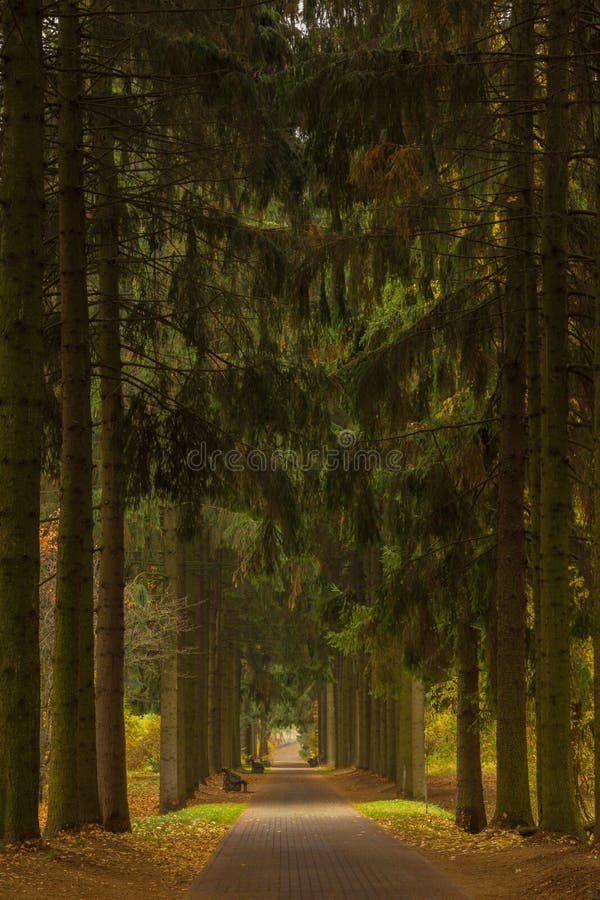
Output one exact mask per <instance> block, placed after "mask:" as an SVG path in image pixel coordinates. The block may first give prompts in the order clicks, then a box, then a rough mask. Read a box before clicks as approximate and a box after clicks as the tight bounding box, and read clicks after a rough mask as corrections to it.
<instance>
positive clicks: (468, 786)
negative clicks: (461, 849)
mask: <svg viewBox="0 0 600 900" xmlns="http://www.w3.org/2000/svg"><path fill="white" fill-rule="evenodd" d="M478 648H479V636H478V632H477V629H476V628H475V625H474V621H473V613H472V610H471V601H470V598H469V597H468V595H466V594H463V595H462V596H461V597H460V610H459V621H458V624H457V637H456V664H457V668H458V673H457V674H458V700H457V703H458V709H457V735H456V824H457V825H458V826H459V828H462V829H463V830H464V831H469V832H471V833H472V834H477V833H478V832H479V831H482V830H483V829H484V828H485V826H486V824H487V820H486V814H485V806H484V804H483V782H482V778H481V751H480V740H479V658H478Z"/></svg>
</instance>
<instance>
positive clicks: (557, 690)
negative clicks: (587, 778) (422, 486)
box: [539, 0, 580, 833]
mask: <svg viewBox="0 0 600 900" xmlns="http://www.w3.org/2000/svg"><path fill="white" fill-rule="evenodd" d="M571 9H572V5H571V4H570V3H569V2H568V0H550V5H549V24H548V65H547V106H546V146H545V154H544V210H543V221H542V264H543V287H544V290H543V307H542V308H543V324H544V348H545V356H544V360H543V391H542V396H543V399H544V410H543V417H542V483H541V522H540V531H541V541H540V550H541V558H540V564H541V573H540V574H541V606H540V642H541V654H542V658H541V675H542V680H541V683H540V685H539V689H540V711H541V740H542V759H541V785H540V788H541V825H542V827H543V828H547V829H549V830H552V831H561V832H567V833H578V832H579V829H580V824H579V821H578V816H577V809H576V804H575V789H574V779H573V767H572V760H571V751H570V691H569V685H570V660H569V653H570V591H569V522H570V515H571V502H570V485H569V460H568V452H569V448H568V425H567V419H568V409H569V400H568V293H567V189H568V162H569V117H568V105H569V62H568V48H569V28H570V17H571Z"/></svg>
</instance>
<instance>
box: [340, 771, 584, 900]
mask: <svg viewBox="0 0 600 900" xmlns="http://www.w3.org/2000/svg"><path fill="white" fill-rule="evenodd" d="M327 777H328V778H329V779H330V781H331V783H332V785H333V787H334V788H335V789H336V790H337V791H338V792H339V793H340V794H341V795H342V796H344V797H345V798H346V799H347V800H349V801H350V802H351V803H362V802H367V801H370V800H392V799H393V798H394V796H395V790H394V786H393V785H392V784H391V783H390V782H389V781H386V780H385V779H384V778H380V777H379V776H377V775H373V774H371V773H367V772H362V771H357V770H349V771H342V772H332V773H331V774H330V775H328V776H327ZM428 785H429V801H430V802H431V803H435V804H437V805H438V806H443V807H444V808H446V809H449V810H452V809H453V808H454V796H455V790H456V781H455V779H453V778H448V777H444V776H433V777H431V776H430V778H429V780H428ZM484 794H485V800H486V807H487V810H488V816H491V815H492V813H493V806H494V800H495V779H494V778H493V777H489V776H487V777H485V784H484ZM380 824H383V825H384V827H388V828H389V830H391V831H393V832H394V833H395V834H397V836H398V837H399V838H400V839H401V840H402V841H403V843H405V844H408V845H410V846H412V847H416V848H417V849H418V850H419V851H420V852H421V853H422V854H423V855H424V856H425V857H427V859H428V860H429V861H430V862H431V863H432V864H433V865H434V866H436V868H438V869H440V870H441V871H442V872H444V873H445V874H446V875H448V876H449V877H450V878H452V880H453V881H454V882H455V883H456V884H457V885H458V886H459V887H460V888H461V889H462V890H463V891H464V892H465V894H466V895H467V896H468V897H470V898H472V900H495V898H497V897H506V898H511V900H518V898H525V897H527V898H529V897H540V898H541V897H557V898H558V897H560V898H573V897H574V898H578V900H593V898H595V897H596V896H598V897H600V892H599V893H598V895H596V890H597V889H598V888H600V854H599V851H598V850H596V849H594V848H591V847H584V846H582V845H581V844H578V843H577V842H575V841H573V840H571V839H569V838H564V837H560V838H559V837H556V838H552V837H550V836H538V835H534V836H532V837H528V838H523V837H520V836H519V835H517V834H514V833H512V832H510V833H505V832H500V831H497V830H495V829H491V828H490V829H486V831H484V832H482V834H480V835H466V834H464V833H463V832H461V831H460V830H459V829H457V828H455V826H454V825H453V824H452V822H448V823H445V822H444V820H440V819H439V818H435V819H431V820H430V821H429V823H426V824H424V823H423V822H422V820H417V819H415V820H414V822H410V823H406V824H404V823H403V827H402V828H401V829H400V828H398V827H395V826H393V825H392V824H391V823H380Z"/></svg>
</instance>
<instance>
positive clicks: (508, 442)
mask: <svg viewBox="0 0 600 900" xmlns="http://www.w3.org/2000/svg"><path fill="white" fill-rule="evenodd" d="M530 7H531V2H530V0H524V2H523V0H521V2H519V3H517V4H516V5H515V6H514V7H513V23H514V27H513V30H512V35H513V38H512V40H513V48H514V52H515V54H516V56H517V58H516V61H515V62H514V63H513V66H514V75H513V80H514V87H513V96H512V98H511V99H512V100H513V109H512V118H511V126H512V133H511V142H512V149H511V165H510V168H511V170H512V183H511V185H510V186H509V187H510V189H511V194H512V197H511V202H510V205H509V225H508V229H507V238H508V240H507V243H508V248H507V254H508V259H507V282H506V293H505V297H504V303H503V309H502V313H503V315H502V320H503V325H504V335H503V349H502V358H501V368H500V464H499V471H498V524H497V554H496V560H497V564H496V607H497V654H496V660H497V671H496V691H497V731H496V754H497V796H496V813H495V817H494V818H495V821H496V822H497V823H499V824H502V825H507V826H509V827H513V826H515V825H529V824H531V822H532V821H533V816H532V813H531V800H530V795H529V768H528V762H527V708H526V707H527V682H526V635H527V625H526V614H527V596H526V581H527V540H526V532H525V519H524V506H525V466H526V460H527V428H526V414H525V387H526V364H525V335H526V303H527V294H526V284H527V272H528V269H529V267H530V266H531V259H530V258H529V254H528V252H527V243H526V234H527V228H528V227H529V226H528V217H529V215H530V214H531V210H530V209H529V207H528V202H527V201H528V198H529V197H530V192H531V186H532V174H533V173H532V171H531V159H532V153H533V146H532V140H528V139H530V138H532V134H531V132H530V128H529V125H530V121H529V120H530V116H529V115H528V114H527V105H528V104H531V102H532V97H533V68H532V67H533V14H532V10H531V8H530Z"/></svg>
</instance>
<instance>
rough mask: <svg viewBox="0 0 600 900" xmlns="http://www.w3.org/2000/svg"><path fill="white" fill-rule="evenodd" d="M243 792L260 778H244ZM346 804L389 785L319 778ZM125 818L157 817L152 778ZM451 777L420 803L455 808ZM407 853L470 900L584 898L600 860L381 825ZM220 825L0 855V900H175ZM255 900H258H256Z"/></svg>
mask: <svg viewBox="0 0 600 900" xmlns="http://www.w3.org/2000/svg"><path fill="white" fill-rule="evenodd" d="M247 777H248V780H249V781H250V791H252V786H253V782H254V781H255V779H257V778H261V776H247ZM323 777H326V778H327V779H328V780H329V781H330V783H331V784H332V786H333V787H334V788H335V789H336V790H337V791H338V792H339V793H340V794H341V795H342V796H344V797H345V798H346V799H347V800H349V801H350V802H351V803H360V802H362V801H369V800H391V799H393V797H394V787H393V785H392V784H391V783H390V782H388V781H386V780H385V779H383V778H380V777H378V776H377V775H373V774H370V773H367V772H362V771H356V770H347V771H342V772H332V773H329V774H325V775H323ZM131 788H132V789H131V807H132V815H133V816H139V817H141V816H149V815H152V814H154V813H155V812H157V806H158V783H157V780H156V778H153V777H149V778H146V779H145V778H138V779H135V781H134V782H133V783H132V786H131ZM454 791H455V782H454V780H453V779H451V778H445V777H440V776H436V777H431V778H430V779H429V800H430V801H431V802H432V803H436V804H439V805H440V806H444V807H446V808H448V809H452V807H453V803H454ZM485 792H486V800H487V802H488V804H489V805H490V808H491V806H492V805H493V801H494V779H493V778H488V779H486V786H485ZM248 796H251V794H250V795H244V794H225V793H224V792H223V791H222V788H221V779H220V777H216V776H215V777H213V778H211V779H210V780H209V783H208V784H207V785H206V786H205V787H202V788H201V789H200V790H199V791H198V793H197V795H196V797H195V798H194V799H193V800H192V801H191V802H192V803H227V802H239V801H240V800H242V801H243V800H244V799H245V797H248ZM382 824H383V825H384V827H388V828H390V830H392V831H394V833H396V834H397V835H398V837H399V838H400V839H401V840H402V841H403V842H404V843H406V844H408V845H410V846H413V847H416V848H417V849H418V850H419V851H420V852H421V853H423V854H424V855H425V856H426V857H427V859H429V860H430V862H432V863H433V864H434V865H435V866H436V867H437V868H439V869H440V870H441V871H443V872H445V873H446V874H447V875H449V876H450V877H451V878H452V879H453V880H454V881H455V883H456V884H457V885H459V886H460V887H461V889H462V890H463V891H464V892H465V894H466V895H467V896H468V897H470V898H472V900H492V898H494V900H495V898H502V897H505V898H511V900H518V898H525V897H528V898H529V897H533V898H535V897H540V898H541V897H557V898H559V897H560V898H581V900H584V898H585V900H592V898H593V897H594V896H595V891H596V886H597V885H600V857H599V855H598V852H597V851H596V850H594V849H590V848H587V847H582V846H581V845H578V844H576V843H574V842H572V841H570V840H568V839H565V838H562V839H554V840H553V839H551V838H549V837H537V836H534V837H530V838H521V837H519V836H517V835H515V834H512V833H510V834H505V833H501V832H497V831H495V830H493V829H489V830H486V831H485V832H483V833H482V834H481V835H476V836H470V835H465V834H463V833H462V832H460V831H459V830H458V829H456V828H455V827H454V825H453V824H452V822H450V821H448V822H447V821H446V820H444V819H440V818H439V817H436V818H433V817H432V818H430V819H425V820H424V819H423V817H419V818H415V819H414V820H410V821H408V822H406V820H405V821H404V822H403V825H402V828H399V827H398V826H394V825H393V823H385V822H384V823H382ZM226 830H227V826H225V825H218V824H211V823H208V824H206V825H202V826H198V825H196V826H181V825H179V826H177V827H176V828H172V829H169V828H167V827H162V826H161V827H156V828H154V829H152V830H150V831H147V832H144V831H143V830H137V831H136V830H134V832H133V833H132V834H130V835H107V834H105V833H104V832H102V831H101V830H100V829H98V828H86V829H85V830H84V831H82V832H81V833H79V834H67V835H61V836H60V837H59V838H57V839H54V840H51V841H48V842H41V841H40V842H34V843H32V844H30V845H28V846H26V847H20V848H18V849H17V848H7V849H5V850H3V851H0V898H10V900H41V898H51V900H54V898H66V900H87V898H94V900H96V898H97V900H147V898H148V897H152V898H153V900H183V898H185V897H187V887H188V885H189V884H190V883H191V881H192V880H193V879H194V878H195V877H196V876H197V875H198V873H199V871H200V869H201V868H202V866H203V865H204V864H205V862H206V861H207V859H208V858H209V856H210V854H211V853H212V851H213V850H214V848H215V847H216V846H217V844H218V843H219V841H220V840H221V838H222V836H223V834H224V833H225V832H226ZM257 900H259V898H257Z"/></svg>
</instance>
